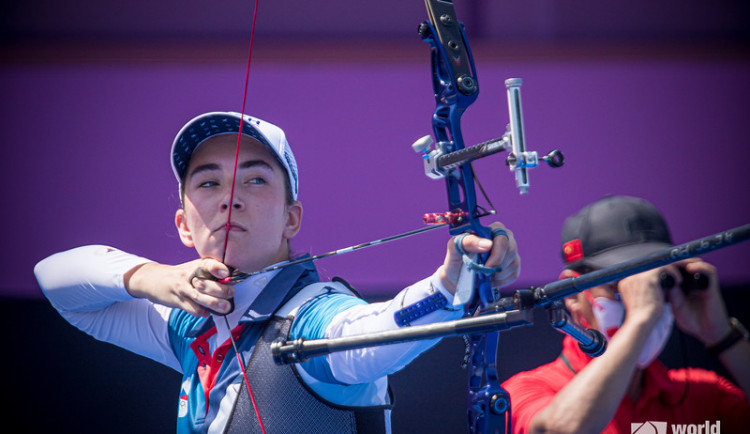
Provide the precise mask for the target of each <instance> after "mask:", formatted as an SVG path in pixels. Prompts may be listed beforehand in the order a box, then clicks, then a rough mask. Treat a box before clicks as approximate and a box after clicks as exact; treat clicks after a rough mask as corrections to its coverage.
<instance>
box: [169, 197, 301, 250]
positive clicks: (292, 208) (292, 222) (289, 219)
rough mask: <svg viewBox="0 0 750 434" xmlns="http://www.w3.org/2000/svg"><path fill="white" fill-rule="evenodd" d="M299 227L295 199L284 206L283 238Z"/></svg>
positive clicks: (288, 237)
mask: <svg viewBox="0 0 750 434" xmlns="http://www.w3.org/2000/svg"><path fill="white" fill-rule="evenodd" d="M301 227H302V203H301V202H300V201H298V200H295V201H294V202H293V203H292V204H291V205H289V206H287V207H286V224H285V225H284V233H283V236H284V238H285V239H287V240H290V239H292V238H294V236H295V235H297V232H299V230H300V228H301ZM183 242H184V241H183Z"/></svg>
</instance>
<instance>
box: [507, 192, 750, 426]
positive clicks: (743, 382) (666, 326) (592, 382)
mask: <svg viewBox="0 0 750 434" xmlns="http://www.w3.org/2000/svg"><path fill="white" fill-rule="evenodd" d="M562 243H563V250H562V253H563V258H564V260H565V262H566V266H565V269H564V270H563V271H562V273H561V274H560V278H561V279H564V278H568V277H573V276H576V275H578V274H583V273H586V272H590V271H593V270H596V269H601V268H604V267H608V266H611V265H615V264H618V263H622V262H624V261H627V260H630V259H633V258H637V257H640V256H643V255H647V254H649V253H651V252H655V251H658V250H663V249H664V248H665V247H668V246H672V240H671V236H670V234H669V229H668V227H667V224H666V222H665V221H664V218H663V216H662V215H661V214H660V213H659V211H658V210H657V209H656V208H655V207H654V206H653V205H652V204H650V203H648V202H646V201H645V200H642V199H639V198H633V197H627V196H608V197H605V198H604V199H601V200H599V201H597V202H595V203H593V204H590V205H588V206H587V207H585V208H584V209H582V210H581V211H579V212H578V213H577V214H575V215H573V216H571V217H569V218H568V219H567V220H566V221H565V224H564V228H563V231H562ZM663 273H667V274H669V275H671V276H672V278H674V279H675V282H676V284H675V286H674V287H673V288H671V289H668V290H664V289H662V284H661V281H662V279H663V278H664V274H663ZM695 273H701V274H703V275H704V276H706V277H707V278H708V286H707V288H705V290H697V289H696V290H692V291H684V290H683V289H682V288H680V286H681V284H682V282H683V279H687V278H688V277H683V276H690V275H695ZM565 305H566V307H567V309H568V310H569V311H570V313H571V315H572V317H573V318H574V319H575V320H577V321H579V323H580V324H582V325H583V326H584V327H587V328H593V329H598V330H599V331H601V332H602V333H603V334H604V335H605V336H606V337H607V339H608V344H607V349H606V351H605V353H604V354H603V355H601V356H599V357H597V358H591V357H589V356H587V355H586V354H584V353H583V352H582V351H581V350H580V349H579V347H578V345H577V342H576V341H574V340H573V339H572V338H570V337H569V336H566V337H565V339H564V340H563V350H562V354H561V355H560V356H559V357H558V358H557V359H556V360H554V361H553V362H551V363H549V364H546V365H543V366H540V367H538V368H536V369H533V370H530V371H526V372H521V373H518V374H516V375H514V376H512V377H511V378H509V379H508V380H507V381H506V382H504V384H503V387H504V388H505V389H506V390H507V391H508V393H509V394H510V398H511V416H512V428H513V432H514V433H527V432H528V433H537V432H567V433H597V432H606V433H636V432H638V433H649V432H652V433H665V434H666V433H670V432H671V433H678V432H702V433H706V434H710V433H714V432H716V433H718V432H721V433H729V432H742V433H747V432H750V405H749V404H748V403H749V402H750V343H749V342H748V336H747V330H746V329H744V327H742V325H741V324H740V323H739V322H738V321H737V320H735V319H734V318H729V317H728V315H727V312H726V309H725V306H724V302H723V300H722V298H721V295H720V292H719V284H718V279H717V273H716V268H715V267H714V266H712V265H711V264H708V263H706V262H703V261H702V260H700V259H697V258H692V259H687V260H684V261H680V262H677V263H675V264H671V265H668V266H664V267H661V268H658V269H653V270H649V271H645V272H643V273H640V274H637V275H633V276H630V277H627V278H625V279H622V280H620V281H618V282H615V283H610V284H607V285H603V286H598V287H594V288H591V289H589V290H586V291H583V292H582V293H579V294H576V295H574V296H571V297H568V298H567V299H566V300H565ZM673 324H676V325H677V327H678V328H679V329H680V330H682V331H683V332H685V333H687V334H690V335H692V336H694V337H696V338H697V339H698V340H700V341H701V342H703V343H704V344H705V345H706V348H707V350H708V352H709V353H711V354H713V355H715V356H717V357H718V358H719V360H720V361H721V362H722V364H723V366H724V367H726V369H727V371H728V372H729V373H730V374H731V376H732V377H733V379H734V381H735V382H736V384H735V383H733V382H731V381H729V380H727V379H725V378H722V377H721V376H719V375H717V374H716V373H714V372H711V371H706V370H703V369H695V368H684V369H676V370H668V369H667V368H666V367H665V366H664V365H663V364H661V363H660V362H659V361H658V360H656V357H657V356H658V355H659V353H660V352H661V351H662V349H663V348H664V344H665V343H666V341H667V339H668V338H669V335H670V333H671V329H672V325H673ZM738 385H739V387H738Z"/></svg>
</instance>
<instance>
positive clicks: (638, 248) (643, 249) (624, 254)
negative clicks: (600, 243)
mask: <svg viewBox="0 0 750 434" xmlns="http://www.w3.org/2000/svg"><path fill="white" fill-rule="evenodd" d="M670 247H672V245H671V244H667V243H639V244H631V245H628V246H620V247H617V248H614V249H611V250H607V251H604V252H601V253H599V254H597V255H594V256H589V257H586V258H583V259H582V260H581V261H580V263H581V264H583V265H586V266H588V267H591V268H595V269H600V268H607V267H611V266H613V265H618V264H622V263H623V262H627V261H631V260H633V259H637V258H640V257H643V256H647V255H650V254H652V253H656V252H659V251H663V250H665V249H668V248H670Z"/></svg>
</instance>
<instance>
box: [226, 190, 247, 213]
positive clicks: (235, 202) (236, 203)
mask: <svg viewBox="0 0 750 434" xmlns="http://www.w3.org/2000/svg"><path fill="white" fill-rule="evenodd" d="M230 196H231V193H229V194H227V196H226V197H225V198H224V200H222V202H221V210H222V211H226V210H228V209H229V203H230V201H231V203H232V210H233V211H240V210H243V209H245V203H244V202H243V201H242V200H241V199H240V198H238V197H237V195H234V197H231V198H230Z"/></svg>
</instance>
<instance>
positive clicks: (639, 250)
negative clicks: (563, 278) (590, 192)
mask: <svg viewBox="0 0 750 434" xmlns="http://www.w3.org/2000/svg"><path fill="white" fill-rule="evenodd" d="M671 246H672V237H671V236H670V234H669V228H668V227H667V223H666V222H665V221H664V217H663V216H662V215H661V213H660V212H659V210H657V209H656V207H655V206H653V205H652V204H650V203H649V202H647V201H645V200H643V199H639V198H636V197H629V196H607V197H605V198H604V199H601V200H598V201H596V202H594V203H592V204H590V205H588V206H586V207H585V208H583V209H582V210H580V211H579V212H578V213H577V214H575V215H573V216H570V217H568V218H567V219H566V220H565V224H564V225H563V230H562V252H561V253H562V258H563V261H565V267H566V268H570V269H574V270H575V269H581V268H593V269H599V268H605V267H609V266H612V265H617V264H619V263H622V262H625V261H628V260H631V259H635V258H638V257H640V256H644V255H648V254H649V253H653V252H656V251H659V250H663V249H665V248H667V247H671Z"/></svg>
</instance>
